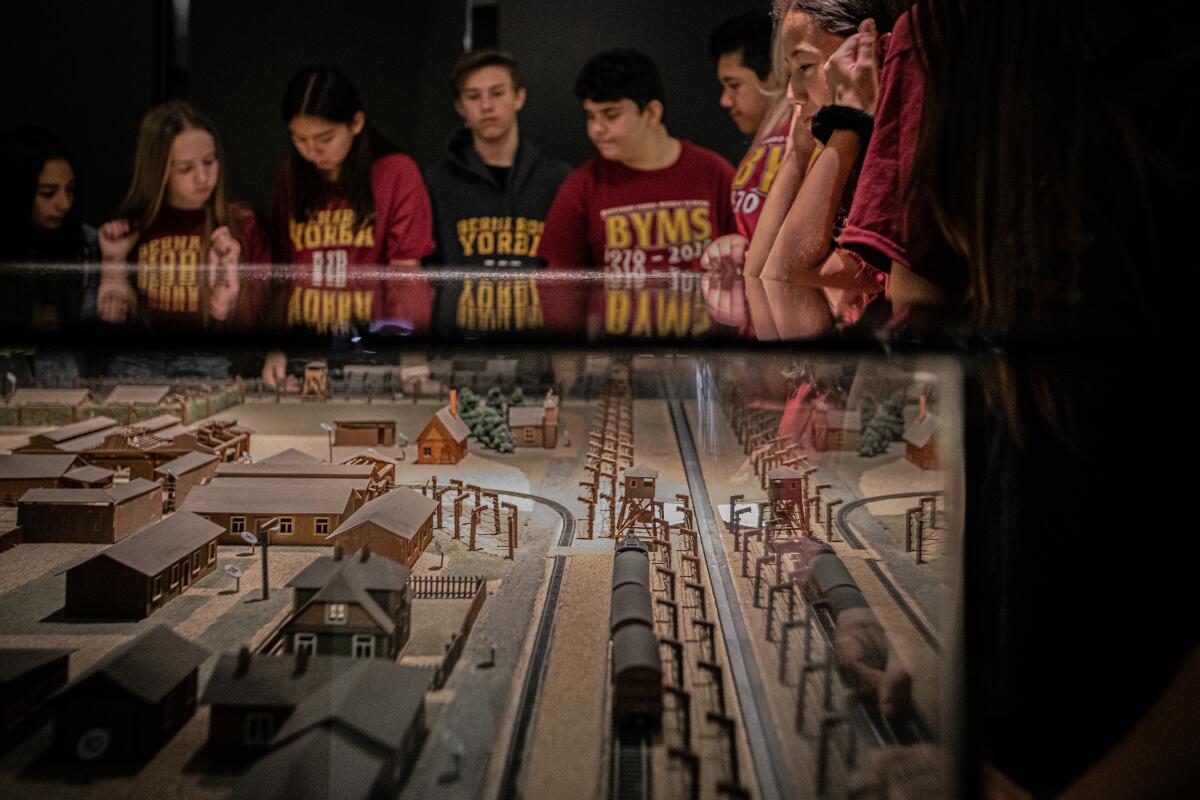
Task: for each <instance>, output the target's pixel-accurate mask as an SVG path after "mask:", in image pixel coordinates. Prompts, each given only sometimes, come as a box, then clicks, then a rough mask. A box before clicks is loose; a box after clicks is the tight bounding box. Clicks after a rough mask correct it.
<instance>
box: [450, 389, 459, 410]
mask: <svg viewBox="0 0 1200 800" xmlns="http://www.w3.org/2000/svg"><path fill="white" fill-rule="evenodd" d="M450 416H452V417H457V416H458V389H451V390H450Z"/></svg>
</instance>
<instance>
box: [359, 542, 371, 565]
mask: <svg viewBox="0 0 1200 800" xmlns="http://www.w3.org/2000/svg"><path fill="white" fill-rule="evenodd" d="M370 557H371V545H369V544H364V545H363V548H362V550H360V551H359V555H358V560H359V561H361V562H362V563H364V564H365V563H367V559H369V558H370Z"/></svg>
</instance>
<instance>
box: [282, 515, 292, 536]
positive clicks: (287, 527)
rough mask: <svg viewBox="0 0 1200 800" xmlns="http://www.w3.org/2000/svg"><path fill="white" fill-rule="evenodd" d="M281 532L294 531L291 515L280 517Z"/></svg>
mask: <svg viewBox="0 0 1200 800" xmlns="http://www.w3.org/2000/svg"><path fill="white" fill-rule="evenodd" d="M279 532H280V533H291V532H292V518H291V517H280V518H279Z"/></svg>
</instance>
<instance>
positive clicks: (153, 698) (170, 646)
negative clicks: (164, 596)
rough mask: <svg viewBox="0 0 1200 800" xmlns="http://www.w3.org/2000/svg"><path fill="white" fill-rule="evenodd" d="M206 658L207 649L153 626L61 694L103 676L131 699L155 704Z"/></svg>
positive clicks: (103, 660) (169, 631)
mask: <svg viewBox="0 0 1200 800" xmlns="http://www.w3.org/2000/svg"><path fill="white" fill-rule="evenodd" d="M208 656H209V652H208V650H207V649H206V648H204V647H201V646H200V645H198V644H196V643H194V642H192V641H190V640H188V639H185V638H183V637H182V636H180V635H179V634H177V633H175V631H173V630H171V629H170V628H169V627H167V626H166V625H156V626H154V627H153V628H151V629H150V630H148V631H146V632H145V633H143V634H142V635H141V636H138V637H136V638H134V639H130V640H129V641H127V642H125V643H124V644H122V645H121V646H120V647H118V648H117V649H116V650H114V651H112V652H111V653H109V654H108V655H107V656H105V657H104V658H103V659H102V660H101V661H100V662H99V663H97V664H96V665H95V666H94V667H92V668H91V669H90V670H88V671H87V672H86V673H84V674H83V675H82V676H80V678H79V679H78V680H77V681H75V683H73V684H71V685H70V686H68V687H67V688H66V689H65V690H64V691H65V692H71V691H72V690H73V689H74V688H75V687H77V686H79V685H80V684H82V683H83V682H84V681H86V680H88V679H89V678H92V677H95V676H97V675H102V676H104V677H105V678H107V679H108V680H109V681H111V682H113V683H115V684H116V685H117V686H120V687H121V688H122V689H124V690H125V691H127V692H129V693H130V694H132V695H133V696H135V697H138V698H141V699H142V700H144V701H146V702H147V703H157V702H159V701H160V700H162V699H163V697H165V696H166V695H167V693H168V692H170V691H171V690H172V689H174V688H175V687H176V686H178V685H179V683H180V681H182V680H183V679H184V678H186V677H187V676H188V673H190V672H191V671H192V670H194V669H196V668H197V667H199V666H200V665H201V664H202V663H204V660H205V659H206V658H208Z"/></svg>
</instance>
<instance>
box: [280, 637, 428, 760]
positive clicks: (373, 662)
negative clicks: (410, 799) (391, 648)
mask: <svg viewBox="0 0 1200 800" xmlns="http://www.w3.org/2000/svg"><path fill="white" fill-rule="evenodd" d="M432 678H433V671H432V670H430V669H427V668H425V667H412V666H407V665H402V664H397V663H395V662H392V661H385V660H383V659H380V658H363V659H358V662H357V663H356V664H354V665H353V666H352V667H350V668H349V669H347V670H346V671H345V672H341V673H339V674H338V676H337V679H336V680H334V681H333V682H332V683H331V684H330V685H329V688H328V690H327V691H321V692H317V693H315V694H313V695H312V696H310V697H309V698H308V699H306V700H305V701H304V702H303V703H301V704H300V705H298V706H297V707H296V710H295V711H294V712H293V713H292V715H291V716H290V717H288V719H287V722H285V723H284V725H283V727H282V728H280V729H279V734H278V735H277V736H276V739H275V740H276V741H277V742H281V743H282V742H286V741H287V740H288V739H290V738H292V737H293V736H298V735H300V734H302V733H304V732H305V731H308V730H310V729H312V728H318V727H320V728H343V729H345V730H348V731H353V732H354V733H357V734H359V735H361V736H362V737H364V738H366V739H367V740H369V741H370V742H371V743H372V744H374V745H375V746H376V747H378V748H380V749H382V750H390V751H392V752H399V751H400V750H401V749H402V747H403V743H404V738H405V735H406V734H407V733H408V729H409V726H410V725H411V724H412V721H413V718H414V717H415V716H416V715H417V712H418V711H420V709H421V706H422V705H423V704H424V702H425V692H426V691H427V690H428V689H429V687H430V683H431V682H432Z"/></svg>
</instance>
